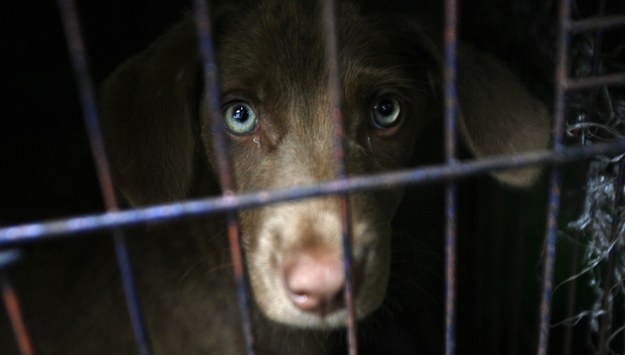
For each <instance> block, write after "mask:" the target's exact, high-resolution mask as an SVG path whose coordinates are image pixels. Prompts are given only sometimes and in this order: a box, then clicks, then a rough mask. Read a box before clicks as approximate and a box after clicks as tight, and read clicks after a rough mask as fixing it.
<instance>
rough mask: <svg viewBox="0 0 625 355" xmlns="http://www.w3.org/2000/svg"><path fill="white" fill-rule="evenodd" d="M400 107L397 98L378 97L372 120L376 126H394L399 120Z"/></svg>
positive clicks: (380, 127) (381, 127)
mask: <svg viewBox="0 0 625 355" xmlns="http://www.w3.org/2000/svg"><path fill="white" fill-rule="evenodd" d="M399 113H400V107H399V102H397V100H395V99H393V98H390V97H385V98H381V99H378V100H377V101H376V103H375V104H374V105H373V108H372V109H371V121H372V124H373V126H374V127H375V128H379V129H385V128H389V127H392V126H393V125H395V124H396V123H397V122H398V121H399Z"/></svg>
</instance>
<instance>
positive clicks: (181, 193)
mask: <svg viewBox="0 0 625 355" xmlns="http://www.w3.org/2000/svg"><path fill="white" fill-rule="evenodd" d="M337 13H338V16H337V17H338V20H337V21H338V22H337V23H338V43H339V50H338V52H339V58H338V59H339V67H340V79H341V84H342V92H341V93H340V97H341V100H342V107H341V113H340V114H341V117H342V123H343V127H344V131H345V141H346V144H345V147H346V151H345V157H344V158H345V159H344V160H345V164H346V171H347V174H348V175H359V174H372V173H376V172H381V171H388V170H393V169H397V168H400V167H405V166H406V164H407V162H408V161H409V159H410V157H411V155H412V153H413V151H414V150H415V149H417V148H415V147H417V146H418V141H419V136H420V135H421V134H424V132H422V128H423V127H424V125H425V123H426V121H427V120H429V119H435V118H440V117H439V115H438V114H437V113H438V112H439V111H440V110H439V109H440V101H441V100H440V98H438V95H437V93H438V92H439V88H437V86H438V82H439V81H440V80H439V79H437V78H438V77H439V76H440V62H441V59H440V58H441V54H440V52H441V51H440V44H439V43H438V42H439V38H436V36H437V34H438V32H437V31H436V30H435V29H433V28H432V27H431V26H429V25H424V24H420V21H419V20H418V19H417V18H416V17H411V16H405V14H403V13H395V14H380V13H379V12H377V11H370V12H367V11H365V10H362V9H360V8H358V7H357V6H355V5H353V4H350V3H346V2H339V5H338V6H337ZM213 14H215V23H216V25H215V32H216V47H217V53H218V65H219V69H220V74H219V76H220V85H221V89H222V92H221V101H222V103H223V107H222V112H223V129H224V131H225V134H226V135H227V137H228V140H229V145H230V151H231V157H232V162H233V167H234V176H235V179H236V185H237V189H238V191H259V190H264V189H274V188H283V187H291V186H297V185H309V184H314V183H318V182H322V181H329V180H332V179H334V178H335V177H336V175H337V162H336V157H335V143H334V142H335V135H334V134H335V133H334V132H335V127H334V126H333V125H334V123H333V107H332V102H333V99H332V97H330V93H329V89H328V68H327V66H326V61H325V59H324V41H323V33H322V20H321V11H320V5H319V4H317V3H316V2H314V1H307V0H306V1H288V2H283V1H271V0H266V1H250V2H249V3H248V4H242V3H238V2H237V3H235V2H225V4H221V5H219V4H218V5H217V7H216V8H215V11H214V12H213ZM460 56H461V59H460V66H459V72H460V87H459V95H460V105H461V108H460V109H461V116H460V128H461V129H460V133H461V135H462V137H463V138H464V141H465V143H466V144H467V146H468V147H469V149H470V150H471V151H472V152H473V153H475V155H477V156H482V155H494V154H509V153H515V152H518V151H527V150H532V149H538V148H542V147H545V146H546V142H547V138H548V119H547V114H546V111H545V109H544V107H543V105H542V104H541V103H540V102H538V101H537V100H535V99H534V98H533V97H532V96H531V95H530V94H529V93H528V92H527V90H526V89H525V88H524V87H523V86H522V85H521V84H520V82H519V81H518V79H517V78H516V77H515V76H514V75H512V74H511V73H510V72H509V71H508V70H507V69H506V68H505V67H504V66H503V65H502V64H501V63H499V62H498V61H496V60H494V59H493V58H491V57H489V56H486V55H483V54H481V53H479V52H476V51H474V50H472V49H470V48H468V47H462V48H461V55H460ZM198 64H199V54H198V51H197V46H196V36H195V28H194V25H193V23H192V22H191V21H190V20H187V21H186V22H183V23H181V24H179V25H178V26H176V27H174V28H173V29H172V30H170V31H169V33H167V34H166V35H165V36H163V37H161V38H160V39H159V40H157V41H156V42H155V44H154V45H152V46H151V47H150V48H148V49H147V50H146V51H144V52H142V53H141V54H139V55H137V56H135V57H134V58H132V59H131V60H129V61H128V62H127V63H126V64H124V65H123V66H121V67H120V69H118V70H117V71H116V72H115V73H114V74H113V75H112V76H111V78H110V79H109V80H108V81H107V83H106V84H105V90H104V109H105V111H104V116H105V127H104V128H105V133H106V138H107V145H108V149H109V153H110V155H111V159H112V162H113V172H114V174H115V179H116V182H117V185H118V187H119V188H120V190H121V191H122V192H123V193H124V194H125V195H126V197H128V199H129V200H130V201H131V202H132V203H133V204H137V205H140V204H146V203H152V202H160V201H170V200H174V199H178V198H184V197H187V196H189V194H190V191H192V190H193V184H194V183H195V182H196V178H194V176H195V175H196V173H197V171H198V170H199V169H198V165H202V164H206V165H207V166H209V167H212V170H213V173H214V175H215V176H216V175H217V174H218V172H217V171H216V166H217V164H216V158H215V154H214V152H213V147H212V140H213V137H212V135H211V132H210V129H209V114H208V113H207V112H208V108H207V106H206V103H207V102H208V101H209V100H208V98H207V94H206V93H204V94H203V93H202V92H200V93H199V94H198V93H197V92H196V91H195V90H196V89H197V82H198V78H199V77H201V73H199V72H198V68H199V65H198ZM198 98H199V100H198ZM198 101H199V102H198ZM428 134H437V135H440V136H441V137H442V136H443V135H442V132H430V133H428ZM441 143H442V142H441ZM418 149H428V147H419V148H418ZM198 152H200V153H198ZM536 175H537V171H535V170H531V169H526V170H522V171H518V172H515V173H512V174H510V173H507V174H498V175H496V176H497V178H498V179H500V180H501V181H504V182H507V183H510V184H513V185H517V186H522V185H527V184H529V183H530V182H531V181H532V180H534V179H535V177H536ZM194 181H195V182H194ZM400 200H401V191H399V190H393V191H383V192H368V193H359V194H355V195H351V196H349V198H348V201H349V205H350V206H351V218H352V221H353V233H352V236H351V237H352V243H353V253H354V255H353V257H354V265H353V271H354V275H355V307H356V313H357V317H358V318H362V317H364V316H366V315H367V314H369V313H371V312H372V311H373V310H375V309H376V308H377V307H378V306H379V305H380V303H381V302H382V300H383V299H384V295H385V292H386V283H387V280H388V277H389V269H390V267H389V265H390V243H391V230H390V223H391V220H392V218H393V215H394V213H395V210H396V208H397V206H398V204H399V202H400ZM341 209H342V208H341V201H340V199H339V198H337V197H324V198H315V199H309V200H302V201H294V202H289V203H280V204H276V205H271V206H267V207H262V208H258V209H253V210H246V211H242V212H241V213H240V217H241V222H242V232H243V241H244V249H245V253H246V257H247V265H248V271H249V275H250V279H251V283H252V290H253V294H254V299H255V301H256V303H257V304H258V306H259V308H260V309H261V310H262V311H263V313H264V314H265V315H266V316H267V317H268V318H270V319H272V320H274V321H277V322H280V323H285V324H289V325H293V326H298V327H315V328H328V327H337V326H341V325H344V324H345V320H346V312H345V310H344V304H343V302H342V293H343V289H344V287H345V281H344V280H345V279H344V276H343V275H344V271H343V265H342V253H343V251H342V243H341V235H342V214H341ZM416 237H418V236H416Z"/></svg>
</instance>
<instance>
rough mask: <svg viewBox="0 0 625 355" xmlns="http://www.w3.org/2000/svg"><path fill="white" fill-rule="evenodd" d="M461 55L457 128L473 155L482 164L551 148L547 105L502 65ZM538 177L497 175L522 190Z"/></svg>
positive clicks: (462, 49)
mask: <svg viewBox="0 0 625 355" xmlns="http://www.w3.org/2000/svg"><path fill="white" fill-rule="evenodd" d="M458 49H459V51H458V96H459V97H458V99H459V128H460V134H461V136H462V138H463V139H464V142H465V143H466V145H467V146H468V147H469V149H470V150H471V152H472V153H473V154H474V155H475V156H476V157H478V158H479V157H486V156H497V155H512V154H516V153H521V152H529V151H533V150H540V149H545V148H547V146H548V143H549V135H550V128H549V127H550V124H549V122H550V118H549V117H550V115H549V113H548V110H547V108H546V107H545V105H544V104H543V103H542V102H541V101H539V100H538V99H537V98H536V97H534V96H533V95H532V94H531V93H530V92H529V91H528V89H527V88H526V87H525V85H523V83H522V82H521V81H520V79H519V78H518V77H517V76H516V75H515V74H513V73H512V72H511V71H510V69H508V68H507V67H506V66H505V65H504V64H503V63H502V62H500V61H499V60H497V59H495V58H493V57H491V56H489V55H487V54H485V53H483V52H480V51H478V50H476V49H475V48H472V47H470V46H468V45H464V44H461V45H460V46H459V48H458ZM540 172H541V169H540V168H539V167H531V168H524V169H516V170H506V171H502V172H498V173H494V175H495V177H496V178H497V179H498V180H499V181H501V182H504V183H506V184H509V185H512V186H517V187H523V186H529V185H530V184H532V183H533V182H534V181H535V180H536V179H537V178H538V177H539V175H540Z"/></svg>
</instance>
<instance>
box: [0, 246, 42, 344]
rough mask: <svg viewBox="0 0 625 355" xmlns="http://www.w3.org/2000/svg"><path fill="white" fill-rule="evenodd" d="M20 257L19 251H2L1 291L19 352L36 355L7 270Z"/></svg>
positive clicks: (0, 266)
mask: <svg viewBox="0 0 625 355" xmlns="http://www.w3.org/2000/svg"><path fill="white" fill-rule="evenodd" d="M19 257H20V254H19V251H18V250H2V251H0V284H1V286H0V289H1V292H2V301H3V302H4V306H5V308H6V311H7V315H8V316H9V321H10V322H11V328H13V334H14V335H15V340H16V342H17V347H18V350H19V351H20V353H21V354H22V355H32V354H34V353H35V351H34V347H33V343H32V341H31V338H30V334H29V333H28V328H27V327H26V322H24V315H23V313H22V308H21V306H20V302H19V297H18V296H17V292H15V289H14V288H13V285H12V284H11V280H10V278H9V274H8V271H7V268H8V267H9V266H10V265H11V264H13V263H14V262H16V261H17V260H18V259H19Z"/></svg>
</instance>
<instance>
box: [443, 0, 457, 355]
mask: <svg viewBox="0 0 625 355" xmlns="http://www.w3.org/2000/svg"><path fill="white" fill-rule="evenodd" d="M457 24H458V1H457V0H446V1H445V29H444V38H443V39H444V43H445V67H444V68H443V74H444V80H445V88H444V90H445V158H446V163H447V164H448V165H449V166H454V165H456V163H457V159H456V132H457V124H458V112H457V110H458V94H457V90H456V77H457V75H456V73H457V68H458V66H457V48H458V40H457ZM457 190H458V189H457V184H456V181H455V180H451V181H450V182H449V183H448V184H447V188H446V191H445V220H446V225H445V226H446V227H445V354H447V355H453V354H455V352H456V295H457V289H456V237H457V233H456V229H457V225H456V224H457V217H456V213H457V206H456V204H457V203H456V202H457V195H458V191H457Z"/></svg>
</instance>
